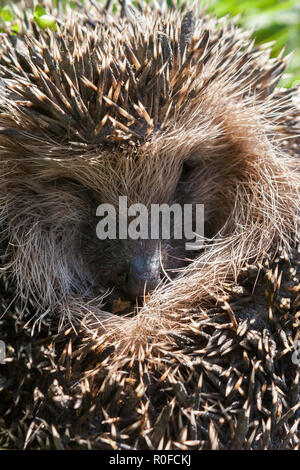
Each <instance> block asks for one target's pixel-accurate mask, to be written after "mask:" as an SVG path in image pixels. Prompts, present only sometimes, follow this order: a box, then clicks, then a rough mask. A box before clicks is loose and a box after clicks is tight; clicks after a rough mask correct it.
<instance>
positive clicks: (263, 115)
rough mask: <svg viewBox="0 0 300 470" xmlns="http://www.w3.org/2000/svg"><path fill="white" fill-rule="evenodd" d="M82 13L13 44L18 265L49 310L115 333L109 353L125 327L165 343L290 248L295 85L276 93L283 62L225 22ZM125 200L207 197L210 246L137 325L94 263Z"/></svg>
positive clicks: (10, 197) (10, 146)
mask: <svg viewBox="0 0 300 470" xmlns="http://www.w3.org/2000/svg"><path fill="white" fill-rule="evenodd" d="M84 19H85V17H84V15H80V14H75V13H73V14H70V15H69V18H68V19H67V20H66V24H65V25H64V26H63V27H61V28H59V29H58V31H57V32H51V31H40V30H37V29H36V27H34V26H32V31H31V30H30V31H27V32H26V31H25V33H24V37H18V38H17V39H16V38H15V37H14V36H12V37H9V36H3V37H2V38H1V58H0V62H1V68H0V77H1V97H0V107H1V115H0V126H1V127H0V146H1V155H0V158H1V172H2V175H1V188H0V191H1V214H2V226H3V230H2V233H3V243H5V244H6V245H7V247H8V248H7V250H6V258H7V263H6V267H7V269H8V271H9V272H10V274H11V276H12V277H13V279H14V281H15V282H16V283H17V286H18V289H19V292H20V293H21V294H22V296H23V297H24V298H25V299H26V298H27V299H28V298H30V299H34V302H35V303H36V306H37V311H38V312H39V314H40V315H41V316H43V314H45V313H47V312H49V311H50V312H54V311H58V312H61V313H63V314H64V315H67V316H68V317H69V318H70V319H71V320H72V321H74V319H76V318H79V319H80V320H81V319H82V317H84V316H86V313H88V314H90V317H91V319H92V320H91V321H92V325H93V327H94V326H95V324H96V328H99V329H100V330H101V331H103V325H105V328H111V329H109V331H110V333H109V334H108V338H109V339H108V340H107V341H108V342H109V341H111V342H113V343H116V342H118V341H120V342H122V338H121V336H123V337H124V335H123V332H124V329H126V334H127V335H129V336H130V335H131V336H132V338H138V339H140V338H143V337H144V338H147V336H148V335H150V336H154V337H156V336H155V335H157V338H159V337H161V335H164V334H165V332H166V331H167V330H168V329H169V328H172V329H173V330H174V329H175V330H176V328H181V323H180V316H179V317H176V315H175V317H176V318H175V317H172V315H173V314H174V312H177V313H178V312H180V311H181V309H183V308H184V309H186V308H189V307H191V306H192V305H194V304H197V305H200V306H201V308H205V306H206V305H207V303H209V301H211V299H214V298H215V297H216V296H217V295H220V294H221V293H223V292H224V289H225V288H226V286H228V285H230V284H232V283H234V282H235V281H236V279H237V276H238V274H239V272H240V270H241V269H242V267H243V266H244V265H245V262H246V261H247V260H249V259H252V260H253V259H255V260H257V259H259V258H260V257H261V256H263V253H264V252H265V251H268V250H270V249H272V250H274V251H276V248H277V247H279V246H280V245H284V246H285V247H286V248H288V247H289V245H290V241H291V237H293V235H294V234H295V233H296V232H297V223H298V219H297V210H298V206H299V173H298V172H297V162H296V159H295V158H294V155H293V153H294V154H295V153H296V152H293V150H292V147H291V146H292V144H293V143H294V142H296V141H297V134H298V133H299V132H298V124H297V122H296V118H295V119H294V121H295V122H291V121H292V120H293V116H295V115H296V114H297V107H296V105H295V104H294V101H293V100H294V97H296V96H297V91H296V90H293V91H292V92H290V91H285V90H280V89H277V88H276V85H277V83H278V81H279V79H280V77H281V75H282V72H283V70H284V69H285V66H286V59H284V58H282V57H279V58H278V59H275V60H274V59H270V51H269V50H268V49H267V48H263V47H261V48H257V47H255V46H254V44H253V42H252V41H251V40H250V39H249V34H248V33H245V32H242V31H241V30H240V29H239V28H237V27H236V26H235V25H234V24H232V23H230V22H228V21H227V20H226V19H221V20H216V19H211V18H210V17H206V16H199V17H195V16H194V15H193V14H192V13H191V12H188V13H186V14H185V15H184V16H183V15H182V14H180V13H178V12H172V13H168V14H162V15H159V16H158V15H156V14H154V13H152V12H150V11H147V12H146V13H143V14H141V15H139V16H138V18H136V17H135V18H134V19H128V18H126V19H121V18H115V17H110V16H107V15H104V14H103V15H100V14H98V18H97V21H96V23H95V27H94V28H92V27H90V26H89V25H87V24H86V23H85V21H84ZM29 33H30V34H29ZM291 154H292V155H291ZM184 162H186V163H187V164H188V166H189V168H190V169H191V173H192V175H191V178H190V179H189V180H188V181H187V182H186V183H185V182H184V180H182V179H181V178H182V176H181V170H182V165H183V163H184ZM120 195H126V196H127V197H128V203H129V204H130V203H134V202H139V203H144V204H146V205H150V204H151V203H161V202H170V201H174V200H179V201H180V202H181V203H184V202H190V201H192V202H196V203H204V205H205V207H206V211H207V222H208V224H209V226H210V228H211V231H210V235H211V237H212V239H211V240H209V242H208V244H207V247H206V249H205V250H204V252H203V253H202V252H201V254H199V256H198V257H197V258H196V259H195V260H194V261H193V262H192V263H191V264H189V266H188V267H186V269H185V270H184V271H183V272H182V273H181V274H180V275H179V276H178V277H177V278H176V280H175V281H174V282H171V283H170V284H169V285H166V286H162V288H161V289H158V290H157V291H156V292H155V293H154V294H153V296H151V299H150V301H149V302H148V303H147V304H146V305H145V306H144V307H142V308H141V309H140V310H139V312H138V314H137V315H136V316H135V317H132V318H131V317H130V318H125V317H124V318H120V317H118V316H115V315H113V314H111V313H108V312H106V311H105V307H103V301H104V300H105V299H103V298H101V299H100V301H99V298H96V296H95V294H94V293H93V292H92V291H91V290H90V287H89V286H90V285H91V284H92V283H93V282H95V278H94V268H93V267H91V266H92V265H93V266H94V265H95V264H96V265H97V262H95V259H92V255H91V253H95V252H97V250H98V252H99V260H101V261H100V263H99V264H100V265H101V263H102V265H103V266H105V259H106V258H105V256H106V254H105V250H103V252H101V249H99V248H97V249H95V248H94V245H93V243H92V242H91V237H90V236H86V232H87V231H88V228H89V227H90V225H91V226H92V222H90V221H88V223H87V224H85V219H86V218H89V216H88V214H90V213H91V211H92V210H93V209H94V205H95V203H96V202H98V203H99V202H111V203H113V204H115V205H116V204H117V200H118V197H119V196H120ZM91 201H93V203H91ZM90 220H92V217H91V219H90ZM89 224H90V225H89ZM78 234H80V236H78ZM93 236H94V237H95V231H94V230H93ZM87 239H88V240H89V243H90V247H91V249H90V251H89V252H88V253H86V252H85V249H83V248H82V241H83V240H87ZM89 243H88V244H89ZM110 250H111V251H110V252H109V253H108V257H109V258H111V260H113V259H117V258H118V253H114V248H113V247H112V246H111V247H110ZM106 251H107V250H106ZM89 257H91V260H92V261H91V263H90V265H91V266H89V269H87V268H86V267H85V258H86V259H90V258H89ZM114 257H115V258H114ZM113 264H114V263H113V262H112V261H110V264H108V267H107V269H106V271H105V272H108V271H109V270H111V266H112V265H113ZM103 276H104V275H103ZM102 280H103V279H102ZM97 282H98V280H97ZM99 283H100V284H101V279H100V281H99ZM87 299H88V302H87ZM174 318H175V319H174ZM95 319H96V320H95ZM108 325H110V326H108ZM120 332H122V335H120Z"/></svg>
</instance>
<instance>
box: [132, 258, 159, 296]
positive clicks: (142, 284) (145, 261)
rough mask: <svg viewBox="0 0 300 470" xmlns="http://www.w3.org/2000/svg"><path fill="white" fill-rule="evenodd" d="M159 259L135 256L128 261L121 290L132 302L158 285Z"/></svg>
mask: <svg viewBox="0 0 300 470" xmlns="http://www.w3.org/2000/svg"><path fill="white" fill-rule="evenodd" d="M160 279H161V278H160V259H159V255H158V253H156V252H155V253H154V254H153V255H148V254H147V253H145V254H144V255H136V256H134V257H132V258H131V259H130V262H129V267H128V273H127V277H126V281H125V284H124V286H123V290H124V291H125V292H126V294H127V295H128V296H129V297H130V298H131V299H133V300H135V299H138V298H139V297H142V296H144V295H145V294H147V293H149V292H151V291H153V290H154V289H155V288H156V287H157V286H158V284H159V283H160Z"/></svg>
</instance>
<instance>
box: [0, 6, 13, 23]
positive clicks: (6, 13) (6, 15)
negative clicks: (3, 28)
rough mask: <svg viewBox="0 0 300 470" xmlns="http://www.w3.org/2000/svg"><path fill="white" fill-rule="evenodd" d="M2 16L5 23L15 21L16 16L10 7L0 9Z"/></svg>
mask: <svg viewBox="0 0 300 470" xmlns="http://www.w3.org/2000/svg"><path fill="white" fill-rule="evenodd" d="M0 16H1V18H2V19H3V20H4V21H12V20H13V19H14V14H13V11H12V9H11V8H10V6H9V5H5V7H3V8H1V9H0Z"/></svg>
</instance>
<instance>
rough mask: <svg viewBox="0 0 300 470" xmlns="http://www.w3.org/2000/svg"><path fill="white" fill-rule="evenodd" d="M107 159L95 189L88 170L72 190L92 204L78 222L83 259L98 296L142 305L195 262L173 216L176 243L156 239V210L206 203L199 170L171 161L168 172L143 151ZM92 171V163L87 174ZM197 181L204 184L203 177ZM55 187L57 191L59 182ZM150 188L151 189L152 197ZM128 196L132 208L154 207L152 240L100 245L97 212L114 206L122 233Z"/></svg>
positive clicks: (99, 170)
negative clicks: (121, 213) (158, 206)
mask: <svg viewBox="0 0 300 470" xmlns="http://www.w3.org/2000/svg"><path fill="white" fill-rule="evenodd" d="M113 152H115V153H117V156H116V158H113V157H112V153H113ZM107 156H108V158H109V163H107V162H106V163H105V164H104V162H103V159H104V160H105V156H103V155H102V157H101V158H100V159H99V160H98V164H96V165H94V166H93V184H91V181H89V180H88V179H85V173H84V170H82V171H81V172H80V178H79V179H80V181H81V182H80V183H79V182H78V183H77V184H73V185H70V189H71V188H72V190H73V191H74V194H75V195H76V194H77V196H78V195H80V193H81V195H82V196H84V197H85V199H86V205H85V204H83V203H82V202H80V204H78V208H79V210H80V211H82V210H83V212H82V214H80V215H78V217H77V218H78V220H81V221H82V226H81V227H80V229H79V230H78V238H79V240H80V242H79V244H80V247H81V248H80V252H81V255H79V257H80V258H81V259H82V265H83V268H82V269H83V271H86V273H88V274H86V275H85V276H86V277H87V278H88V279H89V280H90V283H91V285H92V286H93V289H94V291H95V292H99V293H104V292H105V291H106V290H111V291H112V292H111V294H110V295H108V296H107V298H106V301H107V302H108V303H109V300H110V299H114V298H116V297H120V296H121V297H125V298H130V299H132V300H133V301H136V300H138V299H139V298H141V297H143V296H144V295H145V294H146V293H148V292H151V291H152V290H154V289H155V288H156V287H157V286H159V285H162V284H164V283H165V282H166V280H167V277H171V278H172V277H174V276H176V274H177V272H178V270H180V269H181V268H182V267H184V266H185V265H186V264H187V262H188V261H189V260H190V259H191V258H192V253H191V252H189V253H188V252H186V250H185V243H186V242H187V240H186V239H185V238H184V236H183V237H182V239H175V238H174V223H173V220H172V214H171V217H170V219H171V220H170V228H171V231H170V239H163V238H162V236H161V235H162V234H161V231H160V236H159V237H157V238H153V237H152V238H151V237H150V233H151V218H150V211H151V207H152V205H153V204H166V203H167V204H168V205H170V206H172V205H173V204H177V205H179V206H180V207H183V205H184V204H190V206H191V207H192V206H194V205H195V203H196V202H197V201H199V202H200V201H201V197H202V194H201V186H200V189H199V187H198V184H197V185H195V184H194V185H193V180H194V179H195V178H194V173H196V174H197V171H196V169H195V168H192V167H190V166H188V165H187V164H185V163H184V164H182V162H180V159H179V162H177V161H174V159H173V158H169V159H168V158H167V156H165V158H164V168H163V167H162V163H161V157H160V156H157V157H156V156H155V155H152V156H150V155H149V153H147V152H146V150H145V149H143V148H142V147H141V148H140V149H139V151H138V156H136V157H135V158H133V157H132V156H131V157H130V156H129V152H123V153H120V152H118V151H117V149H116V150H115V151H113V150H110V153H109V155H107ZM88 167H89V165H88V164H87V167H86V169H85V170H86V172H88ZM162 170H163V173H162ZM192 170H194V171H192ZM112 175H113V176H112ZM124 175H126V179H125V178H124ZM137 175H138V176H139V179H137ZM78 176H79V174H78ZM196 180H197V181H198V183H199V178H197V175H196ZM101 182H102V183H101ZM52 184H55V185H56V187H57V180H55V182H53V183H52ZM83 184H85V187H84V186H83ZM72 186H73V187H72ZM89 186H90V187H89ZM80 188H81V189H80ZM145 188H148V191H147V192H145ZM149 188H151V191H149ZM152 188H153V189H152ZM87 194H88V195H89V197H88V198H86V195H87ZM124 196H126V199H127V201H129V202H130V203H131V204H144V208H145V209H146V210H147V208H149V217H148V219H147V220H146V225H147V232H148V235H149V238H148V237H147V238H146V239H134V240H133V239H130V237H129V238H128V237H127V238H126V239H125V240H124V239H118V237H116V239H109V238H107V239H105V240H100V239H99V238H97V236H96V232H97V223H98V220H99V219H97V217H96V211H97V208H98V207H99V206H100V205H103V204H104V205H107V204H110V205H111V207H112V208H113V209H114V211H115V214H116V222H117V229H118V228H119V227H118V216H119V211H120V207H119V205H118V201H119V198H120V197H124ZM132 220H133V217H130V216H129V217H128V223H130V222H131V221H132ZM143 228H144V227H143ZM126 230H127V228H126ZM117 232H118V230H117ZM183 235H184V234H183ZM75 251H76V250H75ZM187 254H188V255H189V256H188V257H187ZM77 277H78V276H77ZM80 290H82V289H81V288H80Z"/></svg>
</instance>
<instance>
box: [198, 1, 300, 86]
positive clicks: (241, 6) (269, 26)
mask: <svg viewBox="0 0 300 470" xmlns="http://www.w3.org/2000/svg"><path fill="white" fill-rule="evenodd" d="M204 3H205V4H206V5H208V9H209V11H211V12H213V13H214V14H216V15H217V16H223V15H226V14H230V15H231V16H235V15H241V16H240V18H239V23H240V24H241V26H243V27H244V28H246V29H250V30H253V31H254V33H253V36H254V37H255V38H256V42H257V43H258V44H261V43H266V42H270V41H275V43H274V46H273V55H274V56H276V55H277V54H278V53H279V52H280V50H281V49H282V48H284V47H285V48H286V53H289V52H291V51H295V53H294V56H293V58H292V60H291V63H290V65H289V68H288V74H289V75H290V77H288V76H287V77H286V78H284V79H283V81H282V84H283V85H284V86H291V85H293V84H295V83H296V82H297V81H299V82H300V2H299V0H207V1H205V2H204Z"/></svg>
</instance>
